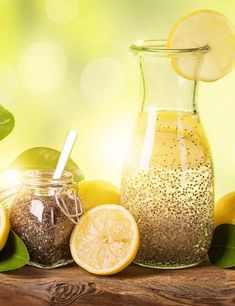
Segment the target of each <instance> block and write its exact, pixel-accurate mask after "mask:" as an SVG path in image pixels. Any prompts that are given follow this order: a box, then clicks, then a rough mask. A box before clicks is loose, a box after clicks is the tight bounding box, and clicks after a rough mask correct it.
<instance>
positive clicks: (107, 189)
mask: <svg viewBox="0 0 235 306" xmlns="http://www.w3.org/2000/svg"><path fill="white" fill-rule="evenodd" d="M78 195H79V197H80V199H81V201H82V205H83V209H84V212H86V211H88V210H89V209H91V208H93V207H96V206H98V205H101V204H120V193H119V189H118V188H117V187H116V186H115V185H114V184H112V183H110V182H108V181H104V180H84V181H81V182H79V183H78Z"/></svg>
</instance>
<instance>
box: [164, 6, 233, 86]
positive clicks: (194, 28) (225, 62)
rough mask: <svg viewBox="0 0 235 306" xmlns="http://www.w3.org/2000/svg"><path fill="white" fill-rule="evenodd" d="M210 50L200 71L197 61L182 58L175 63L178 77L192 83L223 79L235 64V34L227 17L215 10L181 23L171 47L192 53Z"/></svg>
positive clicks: (171, 39)
mask: <svg viewBox="0 0 235 306" xmlns="http://www.w3.org/2000/svg"><path fill="white" fill-rule="evenodd" d="M202 46H208V47H209V51H208V52H207V53H206V54H204V56H203V58H202V60H201V64H200V68H199V69H198V71H196V69H195V67H196V66H197V65H196V62H195V57H194V60H192V58H191V59H190V58H189V57H190V56H189V54H188V55H187V54H186V52H185V53H184V54H179V56H176V57H175V58H174V60H173V66H174V68H175V70H176V72H177V73H178V74H180V75H181V76H183V77H185V78H188V79H195V78H197V79H199V80H201V81H205V82H211V81H215V80H217V79H220V78H221V77H223V76H224V75H226V74H227V73H229V72H230V71H231V69H232V68H233V67H234V64H235V31H234V28H233V26H232V24H231V22H230V21H229V19H228V18H227V17H225V16H224V15H222V14H221V13H218V12H216V11H212V10H200V11H195V12H193V13H191V14H189V15H187V16H185V17H183V18H182V19H180V20H179V21H178V22H177V23H176V25H175V26H174V28H173V30H172V31H171V33H170V35H169V38H168V42H167V47H168V48H171V49H189V48H199V47H202Z"/></svg>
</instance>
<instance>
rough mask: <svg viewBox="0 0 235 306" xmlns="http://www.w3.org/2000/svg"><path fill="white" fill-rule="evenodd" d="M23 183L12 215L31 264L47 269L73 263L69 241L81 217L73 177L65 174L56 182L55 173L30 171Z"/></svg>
mask: <svg viewBox="0 0 235 306" xmlns="http://www.w3.org/2000/svg"><path fill="white" fill-rule="evenodd" d="M22 181H23V184H22V187H21V189H20V191H19V192H18V193H17V194H16V195H15V198H14V200H13V202H12V204H11V205H10V210H9V215H10V223H11V228H12V230H13V231H15V233H16V234H17V235H19V237H20V238H21V239H22V240H23V241H24V243H25V245H26V247H27V249H28V251H29V255H30V262H29V264H30V265H32V266H36V267H39V268H46V269H48V268H56V267H59V266H63V265H66V264H69V263H71V262H73V260H72V257H71V254H70V248H69V238H70V234H71V231H72V229H73V227H74V224H76V223H78V221H79V216H80V215H81V214H82V206H81V202H80V200H79V197H78V195H77V188H76V184H75V183H73V175H72V174H71V173H69V172H64V173H63V175H62V177H61V178H59V179H54V178H53V172H45V171H40V170H28V171H26V172H25V173H24V174H23V177H22Z"/></svg>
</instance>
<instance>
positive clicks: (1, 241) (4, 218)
mask: <svg viewBox="0 0 235 306" xmlns="http://www.w3.org/2000/svg"><path fill="white" fill-rule="evenodd" d="M9 232H10V222H9V218H8V215H7V212H6V210H5V209H4V208H3V207H2V206H1V205H0V251H1V250H2V249H3V248H4V246H5V244H6V242H7V238H8V235H9Z"/></svg>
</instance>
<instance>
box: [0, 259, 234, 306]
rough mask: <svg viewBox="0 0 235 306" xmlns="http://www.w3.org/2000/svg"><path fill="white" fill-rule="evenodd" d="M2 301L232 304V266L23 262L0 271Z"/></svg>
mask: <svg viewBox="0 0 235 306" xmlns="http://www.w3.org/2000/svg"><path fill="white" fill-rule="evenodd" d="M0 305H1V306H14V305H17V306H37V305H63V306H65V305H101V306H105V305H107V306H113V305H133V306H137V305H141V306H149V305H167V306H168V305H226V306H229V305H235V270H234V269H227V270H223V269H219V268H216V267H213V266H210V265H202V266H198V267H195V268H190V269H184V270H154V269H146V268H141V267H138V266H135V265H131V266H130V267H129V268H127V269H126V270H124V271H122V272H121V273H119V274H117V275H114V276H95V275H92V274H90V273H88V272H86V271H84V270H82V269H80V268H79V267H77V266H75V265H71V266H67V267H64V268H58V269H54V270H40V269H36V268H32V267H29V266H26V267H24V268H22V269H19V270H16V271H13V272H7V273H2V274H0Z"/></svg>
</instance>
